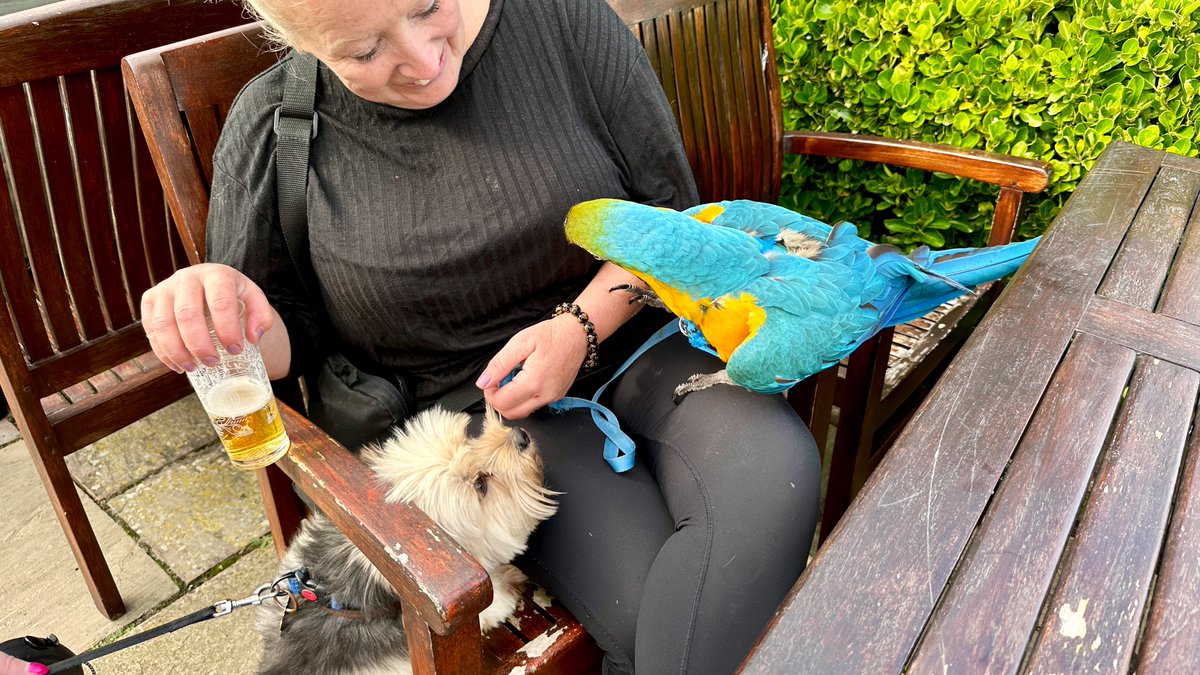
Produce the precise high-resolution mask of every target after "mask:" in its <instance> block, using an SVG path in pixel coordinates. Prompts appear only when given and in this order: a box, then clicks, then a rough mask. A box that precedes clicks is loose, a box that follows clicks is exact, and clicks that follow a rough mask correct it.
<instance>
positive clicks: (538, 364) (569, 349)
mask: <svg viewBox="0 0 1200 675" xmlns="http://www.w3.org/2000/svg"><path fill="white" fill-rule="evenodd" d="M586 356H587V333H586V332H584V329H583V326H582V325H581V324H580V323H579V321H578V320H577V319H576V318H575V317H574V316H572V315H570V314H560V315H559V316H556V317H554V318H552V319H546V320H545V321H541V322H539V323H535V324H534V325H532V326H530V327H528V328H526V329H525V330H522V331H521V332H519V333H517V334H516V335H514V336H513V337H512V339H511V340H509V341H508V344H506V345H504V347H503V348H502V349H501V350H500V351H499V352H497V354H496V355H495V356H494V357H492V360H491V361H490V362H489V363H488V365H487V368H485V369H484V371H483V374H482V375H480V376H479V380H478V381H477V382H476V383H475V384H476V386H478V387H479V388H480V389H483V398H484V400H486V401H487V402H488V404H489V405H491V406H492V407H493V408H495V409H496V411H497V412H499V413H500V414H501V415H503V416H504V418H505V419H509V420H519V419H522V418H524V417H526V416H528V415H529V413H531V412H533V411H534V410H537V409H538V408H540V407H542V406H544V405H546V404H547V403H553V402H554V401H557V400H558V399H560V398H562V397H563V396H564V395H566V393H567V390H568V389H570V387H571V383H572V382H574V381H575V376H576V375H577V374H578V373H579V367H580V366H581V365H582V364H583V359H584V358H585V357H586ZM517 366H521V372H519V373H517V375H516V377H514V378H513V379H512V380H511V381H510V382H508V383H507V384H505V385H504V386H503V387H498V386H497V385H498V384H499V383H500V382H501V381H502V380H503V379H504V378H505V377H507V376H508V374H509V373H511V372H512V371H513V369H514V368H516V367H517Z"/></svg>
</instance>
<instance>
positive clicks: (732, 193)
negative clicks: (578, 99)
mask: <svg viewBox="0 0 1200 675" xmlns="http://www.w3.org/2000/svg"><path fill="white" fill-rule="evenodd" d="M611 4H612V5H613V6H614V8H615V9H616V10H617V11H618V13H619V14H620V15H621V16H622V18H623V19H624V20H625V21H626V22H627V24H629V25H630V27H631V29H632V30H633V31H634V33H635V35H637V37H638V38H639V39H640V40H641V42H642V44H643V45H644V46H645V48H646V50H647V53H648V54H649V57H650V61H651V64H652V65H653V67H654V68H655V69H656V72H657V73H658V74H659V76H660V78H661V81H662V83H663V85H664V88H665V90H666V93H667V97H668V99H669V100H670V101H671V104H672V108H673V110H674V111H675V113H676V115H677V119H678V121H679V124H680V129H681V132H682V135H683V139H684V144H685V147H686V149H687V152H688V156H689V159H690V160H691V161H692V166H693V169H694V171H695V173H696V176H697V180H698V183H699V187H700V191H701V196H702V198H703V199H705V200H719V199H733V198H748V199H757V200H762V201H774V199H775V198H776V197H777V195H778V191H779V181H780V172H781V167H782V161H783V156H784V154H785V153H786V152H804V153H809V154H831V155H832V154H840V156H848V157H858V158H869V159H873V160H875V161H890V162H892V163H895V164H898V165H901V166H913V167H919V168H925V169H931V170H938V171H945V172H952V173H957V174H959V175H965V176H968V177H971V178H975V179H979V180H985V181H988V182H992V183H995V184H998V185H1001V186H1002V187H1001V189H1000V198H999V206H998V208H997V213H998V216H997V225H996V227H995V229H994V232H993V236H994V237H996V238H998V239H999V240H1006V238H1007V237H1008V236H1011V232H1012V227H1013V224H1014V223H1015V222H1016V215H1017V207H1018V206H1019V204H1020V200H1021V196H1022V195H1023V194H1024V193H1025V192H1028V191H1036V190H1040V189H1042V187H1044V186H1045V184H1046V179H1047V175H1048V174H1047V170H1046V167H1045V165H1044V164H1042V163H1040V162H1030V161H1024V160H1016V159H1013V158H1010V157H1004V156H1001V155H994V154H989V153H980V152H969V151H961V150H956V149H953V148H946V147H942V146H932V145H928V144H919V143H903V142H897V141H888V140H885V139H878V138H869V137H860V136H850V135H836V134H799V133H793V134H787V135H785V134H784V133H783V131H782V113H781V110H780V105H779V82H778V79H777V77H776V74H775V70H774V67H775V66H774V59H773V57H772V43H771V27H770V21H769V11H768V7H767V3H766V1H765V0H761V1H760V0H717V1H716V2H712V3H702V2H696V1H694V0H657V1H647V0H612V2H611ZM273 58H274V57H273V56H272V55H271V54H270V53H267V52H265V51H263V50H261V49H260V48H259V46H258V44H257V43H256V42H255V37H254V36H253V35H252V34H250V31H248V30H232V31H226V32H224V33H222V34H218V35H213V36H208V37H205V38H203V39H196V40H191V41H188V42H185V43H180V44H176V45H171V46H168V47H164V48H161V49H155V50H151V51H148V52H143V53H141V54H136V55H131V56H129V57H128V58H127V59H126V60H125V74H126V79H127V82H128V83H129V87H130V91H131V92H132V95H133V101H134V105H135V107H136V109H137V111H138V116H139V119H140V120H141V123H142V124H143V126H144V127H145V129H146V133H147V137H148V138H149V139H150V146H151V150H152V154H153V156H154V159H155V164H156V168H157V169H158V172H159V176H160V178H161V179H162V181H163V184H164V186H165V188H166V193H167V201H168V203H169V205H170V208H171V212H172V213H173V214H174V215H175V218H176V222H177V223H178V224H179V226H180V228H181V232H182V239H183V241H184V242H185V247H186V249H187V254H188V256H189V259H190V260H191V261H192V262H199V261H201V260H203V257H204V250H205V220H206V217H207V213H208V210H207V194H208V193H207V189H208V184H209V180H210V179H211V170H212V169H211V156H212V151H213V146H214V144H215V142H216V138H217V135H218V133H219V128H220V124H221V122H222V120H224V119H225V115H226V112H227V111H228V107H229V105H230V102H231V100H232V97H233V95H234V93H235V92H236V91H237V88H238V87H239V86H240V85H241V83H243V82H245V81H246V80H248V79H249V78H250V76H251V74H252V73H253V72H256V71H257V70H261V69H262V68H264V67H266V66H267V65H269V64H270V63H271V62H272V59H273ZM732 102H736V103H737V104H736V105H730V104H731V103H732ZM889 344H890V334H889V336H888V337H887V338H886V341H881V342H878V343H872V344H871V345H870V346H868V347H866V348H864V349H863V350H861V354H862V356H860V357H858V358H857V359H851V361H850V363H849V364H848V365H847V367H846V369H845V371H846V374H845V378H846V382H847V384H846V385H839V384H838V379H839V378H838V371H837V370H836V369H833V370H831V371H829V373H828V374H827V375H825V376H823V377H822V378H819V382H818V381H816V379H814V382H813V383H811V384H809V385H804V386H802V387H798V388H797V390H798V391H797V392H796V394H795V396H794V397H793V401H794V402H795V405H796V407H797V408H798V409H799V410H801V412H802V414H803V415H804V416H805V419H806V421H808V422H810V424H811V425H812V426H813V428H814V431H816V432H817V435H818V439H820V440H822V441H823V440H824V438H825V432H826V430H827V427H828V422H829V419H830V416H831V414H832V411H833V408H834V406H835V405H837V404H840V405H841V406H842V421H841V424H840V425H839V427H838V443H839V446H838V447H839V448H841V447H842V445H843V444H844V445H845V446H846V448H850V449H851V450H849V451H846V452H843V453H842V454H843V455H848V456H849V457H850V458H851V461H852V462H853V460H854V458H855V456H856V453H857V449H858V447H859V442H860V439H862V438H865V437H867V436H873V435H874V431H873V430H874V428H875V427H869V428H868V429H867V431H866V432H865V433H866V436H864V432H863V429H864V428H865V427H868V426H869V425H868V424H867V421H871V422H872V423H874V421H875V420H876V417H875V416H873V415H870V414H867V413H866V410H867V406H866V400H867V399H868V398H870V396H871V392H872V391H873V389H872V388H873V387H874V386H875V385H876V384H879V386H880V387H882V373H883V369H881V368H880V367H879V364H881V363H885V362H886V354H887V352H888V351H889V346H888V345H889ZM881 345H882V346H881ZM880 354H883V355H884V356H883V360H882V361H881V360H880V358H879V355H880ZM923 363H925V362H924V361H923ZM877 376H878V377H877ZM839 390H841V391H840V393H839ZM913 391H915V389H914V390H913ZM897 409H898V408H897ZM284 414H285V416H286V420H287V423H288V425H289V429H290V430H291V432H292V435H293V438H294V439H295V440H297V446H296V449H295V450H294V451H293V452H292V453H290V455H289V457H288V458H286V459H284V460H282V461H281V462H280V463H279V465H278V468H279V469H281V470H282V471H283V472H286V474H287V477H284V476H283V475H281V474H280V473H279V471H277V470H274V469H272V470H271V471H268V472H266V473H265V474H264V476H265V478H264V481H263V484H264V486H265V488H266V489H267V494H266V495H265V499H266V502H267V504H268V513H269V515H270V516H271V522H272V530H273V532H274V533H275V535H276V543H277V545H279V546H282V545H283V544H284V543H285V542H286V541H287V537H288V536H290V533H291V531H292V528H293V527H294V525H295V522H296V519H297V518H298V515H299V514H298V511H297V510H296V506H295V500H294V499H291V495H290V492H289V486H288V484H287V478H290V479H291V480H293V481H295V483H296V485H298V486H299V487H300V489H301V490H302V491H304V492H305V493H306V494H307V495H308V496H310V497H311V498H312V499H313V500H314V501H315V502H316V504H317V505H318V506H319V507H320V508H321V509H322V510H323V511H325V512H326V513H327V514H329V515H330V516H331V517H332V518H333V519H334V520H335V521H336V522H337V523H338V524H339V526H340V527H341V528H342V529H343V530H344V531H345V532H346V533H347V534H348V535H349V536H350V537H351V539H352V540H353V541H354V542H355V544H356V545H358V546H359V547H360V548H361V549H362V550H363V552H364V553H365V555H367V557H368V558H369V559H371V560H372V562H374V563H375V564H376V565H377V566H378V567H379V568H380V571H381V573H382V574H383V575H384V576H385V577H386V578H388V579H389V580H390V581H391V582H392V584H393V585H394V586H395V587H396V588H397V589H398V591H399V592H400V594H401V597H402V600H403V601H404V604H405V606H406V607H407V608H408V610H409V611H407V612H406V614H405V621H406V627H407V628H408V630H409V635H410V640H411V641H412V644H411V645H410V646H411V648H412V653H413V654H414V659H415V663H416V666H417V672H421V673H428V672H442V673H475V672H485V671H490V670H491V668H492V667H493V666H495V665H496V664H497V663H502V664H507V665H505V666H504V667H505V668H510V669H511V668H522V669H523V671H521V672H534V671H539V670H540V671H541V672H547V671H554V672H558V671H562V672H571V671H573V670H576V669H578V668H581V667H585V666H588V665H589V664H590V663H591V662H592V661H593V660H594V659H595V657H596V656H597V653H596V651H595V647H594V645H591V642H590V639H587V638H586V636H584V635H583V634H582V631H580V630H579V629H578V623H577V622H575V621H574V619H572V618H570V617H569V616H566V615H565V613H564V614H562V615H555V614H554V610H551V611H550V612H549V613H550V614H551V616H550V617H549V618H553V619H554V621H547V623H545V624H543V625H544V626H545V628H544V632H543V633H541V634H540V635H539V636H538V637H537V638H536V639H535V640H534V641H533V645H534V646H533V647H528V648H526V649H525V651H524V652H522V651H521V650H520V649H519V645H520V644H522V640H523V639H526V638H529V637H531V636H529V635H522V636H521V637H520V638H518V639H516V640H514V639H513V636H509V635H504V634H497V633H496V632H495V631H493V633H492V634H489V635H488V636H486V637H484V638H481V637H480V636H479V635H478V631H475V630H473V629H472V627H473V626H474V625H475V621H476V617H477V614H478V612H479V611H480V610H481V609H483V608H484V607H485V606H486V605H487V604H488V599H489V597H490V588H489V586H488V581H487V577H486V575H484V574H483V572H482V570H481V569H480V568H479V566H478V565H477V564H476V563H475V562H474V561H473V560H471V559H470V558H469V557H468V556H467V555H466V554H464V553H462V551H461V550H459V549H458V548H457V547H456V546H453V545H452V544H451V543H449V542H448V539H447V538H446V536H445V535H444V533H441V531H440V529H439V528H437V527H436V525H433V524H432V522H431V521H429V519H428V518H427V517H426V516H425V515H424V514H422V513H420V512H419V511H416V510H415V509H411V508H409V507H389V506H386V505H385V504H383V502H382V495H380V494H379V493H378V491H377V490H374V489H368V490H366V492H365V494H364V491H363V489H362V485H364V484H369V481H367V480H365V477H364V473H363V472H364V469H363V468H362V467H361V465H357V462H355V460H354V459H353V458H352V457H351V456H350V455H349V454H348V453H346V452H345V450H343V449H341V448H339V447H336V446H332V445H330V442H329V441H328V439H326V438H324V436H323V435H322V434H321V433H320V432H319V430H317V429H315V428H314V427H312V425H310V424H308V423H307V422H306V421H305V420H303V418H301V417H299V416H298V415H296V414H295V412H293V411H291V410H290V409H289V410H285V412H284ZM835 466H841V465H840V464H838V465H835ZM852 468H853V467H851V469H852ZM851 473H852V472H851ZM843 474H844V477H845V478H846V480H847V483H846V485H845V489H844V490H843V492H845V493H847V494H848V492H849V490H850V486H849V482H848V481H849V474H845V472H843ZM831 491H833V488H831ZM834 492H837V491H834ZM838 494H841V492H838ZM847 500H848V497H847ZM835 510H836V509H835ZM827 512H828V510H827ZM838 512H839V513H840V511H838ZM396 546H402V547H403V549H404V550H405V551H415V552H416V553H410V554H409V555H408V556H407V558H406V559H405V560H406V562H404V563H403V564H401V563H400V562H399V561H398V560H397V556H395V555H394V552H395V550H396V548H395V547H396ZM542 618H543V619H546V618H547V617H542ZM522 625H524V622H522ZM547 645H549V646H551V647H552V649H550V650H548V651H546V652H542V648H543V647H545V646H547ZM513 649H517V651H516V652H513V651H512V650H513ZM535 651H536V652H539V653H540V656H536V655H535V654H534V652H535ZM500 672H508V671H507V670H504V669H503V668H502V669H501V670H500Z"/></svg>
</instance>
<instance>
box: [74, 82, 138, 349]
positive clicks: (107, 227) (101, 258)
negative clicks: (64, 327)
mask: <svg viewBox="0 0 1200 675" xmlns="http://www.w3.org/2000/svg"><path fill="white" fill-rule="evenodd" d="M63 79H64V80H65V81H66V90H67V102H68V104H69V107H70V110H71V128H72V136H73V137H74V144H75V163H76V166H77V167H78V171H77V177H78V179H79V189H80V195H79V196H80V198H81V199H82V200H83V215H84V222H85V223H86V225H87V242H88V248H89V251H90V253H91V261H92V265H93V266H94V272H95V275H96V283H97V284H98V285H99V291H100V300H101V304H102V305H103V307H104V313H105V315H106V316H107V317H108V324H109V326H110V327H111V328H112V329H113V330H118V329H120V328H122V327H124V326H128V325H129V324H131V323H133V321H134V318H133V313H132V311H131V309H132V308H131V306H130V301H129V296H128V293H126V291H125V279H124V275H123V274H122V273H121V259H120V256H119V255H118V254H117V242H116V237H115V236H114V229H113V220H112V215H111V211H110V208H109V207H110V202H109V189H108V169H107V166H106V165H105V162H104V140H103V138H102V137H101V134H100V123H99V120H98V118H97V114H96V112H97V105H98V97H97V95H96V88H95V86H94V84H93V82H92V74H91V73H90V72H87V73H75V74H73V75H68V76H67V77H65V78H63ZM92 337H94V336H92Z"/></svg>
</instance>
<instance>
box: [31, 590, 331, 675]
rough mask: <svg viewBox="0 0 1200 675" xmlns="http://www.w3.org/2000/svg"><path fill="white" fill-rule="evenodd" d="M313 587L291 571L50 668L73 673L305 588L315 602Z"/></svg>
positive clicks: (302, 592)
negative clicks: (250, 591) (236, 597)
mask: <svg viewBox="0 0 1200 675" xmlns="http://www.w3.org/2000/svg"><path fill="white" fill-rule="evenodd" d="M310 586H311V582H310V581H309V579H308V572H307V571H306V570H304V569H303V568H301V569H298V570H292V571H291V572H288V573H287V574H285V575H283V576H282V577H280V578H278V579H276V580H275V581H274V582H272V583H268V584H263V585H262V586H259V587H258V588H257V589H255V591H254V593H253V594H252V595H250V596H248V597H245V598H242V599H241V600H222V601H220V602H218V603H217V604H215V605H211V606H209V607H205V608H203V609H199V610H197V611H195V612H192V613H191V614H188V615H187V616H184V617H180V618H178V619H175V620H174V621H171V622H168V623H165V624H163V625H161V626H159V627H157V628H152V629H150V630H148V631H145V632H142V633H138V634H137V635H131V636H129V637H127V638H124V639H121V640H117V641H116V642H113V643H111V644H107V645H104V646H103V647H97V648H96V649H93V650H91V651H87V652H84V653H82V654H79V655H77V656H72V657H71V658H68V659H65V660H63V661H59V662H57V663H54V664H51V665H50V666H49V669H50V672H51V673H62V672H64V671H67V670H70V669H71V668H76V667H78V666H81V665H83V664H84V663H86V662H87V661H92V660H94V659H98V658H100V657H102V656H108V655H109V654H112V653H113V652H119V651H121V650H122V649H128V648H129V647H132V646H134V645H138V644H141V643H143V642H145V641H147V640H152V639H154V638H156V637H159V636H162V635H166V634H168V633H173V632H175V631H177V630H179V629H180V628H186V627H187V626H191V625H194V624H198V623H201V622H204V621H208V620H209V619H216V618H218V617H222V616H227V615H229V614H231V613H233V610H235V609H241V608H242V607H256V606H258V605H261V604H262V603H263V602H265V601H267V600H274V599H276V598H283V597H285V596H290V597H294V596H295V593H296V592H297V589H303V590H300V591H299V593H300V594H301V595H302V596H303V597H304V599H305V600H309V599H310V596H311V599H314V600H315V598H316V596H315V594H313V593H312V591H311V590H308V589H309V587H310ZM304 590H307V593H305V592H304Z"/></svg>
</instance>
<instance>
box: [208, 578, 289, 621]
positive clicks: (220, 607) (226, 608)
mask: <svg viewBox="0 0 1200 675" xmlns="http://www.w3.org/2000/svg"><path fill="white" fill-rule="evenodd" d="M273 587H274V584H263V585H262V586H259V587H258V588H257V589H255V590H254V594H253V595H250V596H247V597H245V598H242V599H241V600H222V601H220V602H218V603H217V604H215V605H213V609H214V610H215V612H214V613H213V618H216V617H218V616H225V615H226V614H231V613H232V612H233V610H235V609H239V608H241V607H250V606H254V607H257V606H258V605H261V604H262V603H263V601H264V600H270V599H273V598H278V597H280V596H282V595H287V593H285V592H283V591H277V590H275V589H274V588H273Z"/></svg>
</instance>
